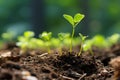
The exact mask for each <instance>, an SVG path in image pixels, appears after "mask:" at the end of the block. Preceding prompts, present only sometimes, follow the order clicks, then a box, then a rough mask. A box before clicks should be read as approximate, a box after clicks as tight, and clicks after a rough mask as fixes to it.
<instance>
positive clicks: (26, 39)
mask: <svg viewBox="0 0 120 80" xmlns="http://www.w3.org/2000/svg"><path fill="white" fill-rule="evenodd" d="M34 35H35V34H34V32H32V31H26V32H24V34H23V36H19V37H18V42H17V43H16V45H17V46H19V47H20V48H21V49H22V52H23V53H24V52H25V51H27V50H28V49H30V48H32V47H31V46H33V45H34V44H31V39H33V37H34ZM30 44H31V45H30Z"/></svg>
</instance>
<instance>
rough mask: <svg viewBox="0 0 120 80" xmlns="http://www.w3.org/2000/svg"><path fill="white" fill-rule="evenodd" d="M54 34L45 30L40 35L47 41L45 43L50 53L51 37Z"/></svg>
mask: <svg viewBox="0 0 120 80" xmlns="http://www.w3.org/2000/svg"><path fill="white" fill-rule="evenodd" d="M51 36H52V32H43V33H42V34H40V35H39V37H40V38H41V39H43V40H44V41H45V45H46V47H47V49H48V53H50V39H51Z"/></svg>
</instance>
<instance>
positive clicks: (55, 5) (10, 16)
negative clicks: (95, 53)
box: [0, 0, 120, 36]
mask: <svg viewBox="0 0 120 80" xmlns="http://www.w3.org/2000/svg"><path fill="white" fill-rule="evenodd" d="M64 13H66V14H69V15H72V16H73V15H74V14H76V13H82V14H85V18H84V19H83V20H82V21H81V23H80V24H79V25H78V27H77V28H76V35H77V34H78V33H79V32H81V33H83V34H85V35H89V36H93V35H95V34H102V35H105V36H108V35H111V34H113V33H120V15H119V14H120V0H0V34H2V33H3V32H7V31H13V32H14V34H15V35H20V34H22V33H23V32H24V31H26V30H32V31H35V33H36V35H38V34H39V33H41V32H43V31H51V32H53V35H54V36H56V35H57V33H59V32H71V30H72V27H71V25H70V24H69V23H68V22H67V21H66V20H65V19H64V18H63V16H62V15H63V14H64Z"/></svg>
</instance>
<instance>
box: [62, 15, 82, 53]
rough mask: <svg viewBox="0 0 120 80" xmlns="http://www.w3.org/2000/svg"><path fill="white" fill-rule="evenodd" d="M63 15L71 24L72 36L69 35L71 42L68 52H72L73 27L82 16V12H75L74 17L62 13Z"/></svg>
mask: <svg viewBox="0 0 120 80" xmlns="http://www.w3.org/2000/svg"><path fill="white" fill-rule="evenodd" d="M63 17H64V18H65V19H66V20H67V21H68V22H69V23H70V24H71V25H72V36H71V44H70V53H71V52H72V39H73V37H74V33H75V28H76V26H77V25H78V23H79V22H80V21H81V20H82V19H83V18H84V15H83V14H80V13H77V14H75V16H74V17H72V16H70V15H67V14H64V15H63Z"/></svg>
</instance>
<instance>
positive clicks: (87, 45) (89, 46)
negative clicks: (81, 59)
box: [83, 40, 93, 55]
mask: <svg viewBox="0 0 120 80" xmlns="http://www.w3.org/2000/svg"><path fill="white" fill-rule="evenodd" d="M92 45H93V41H92V40H86V41H85V43H84V44H83V50H84V51H87V50H89V51H90V53H91V55H93V51H92Z"/></svg>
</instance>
